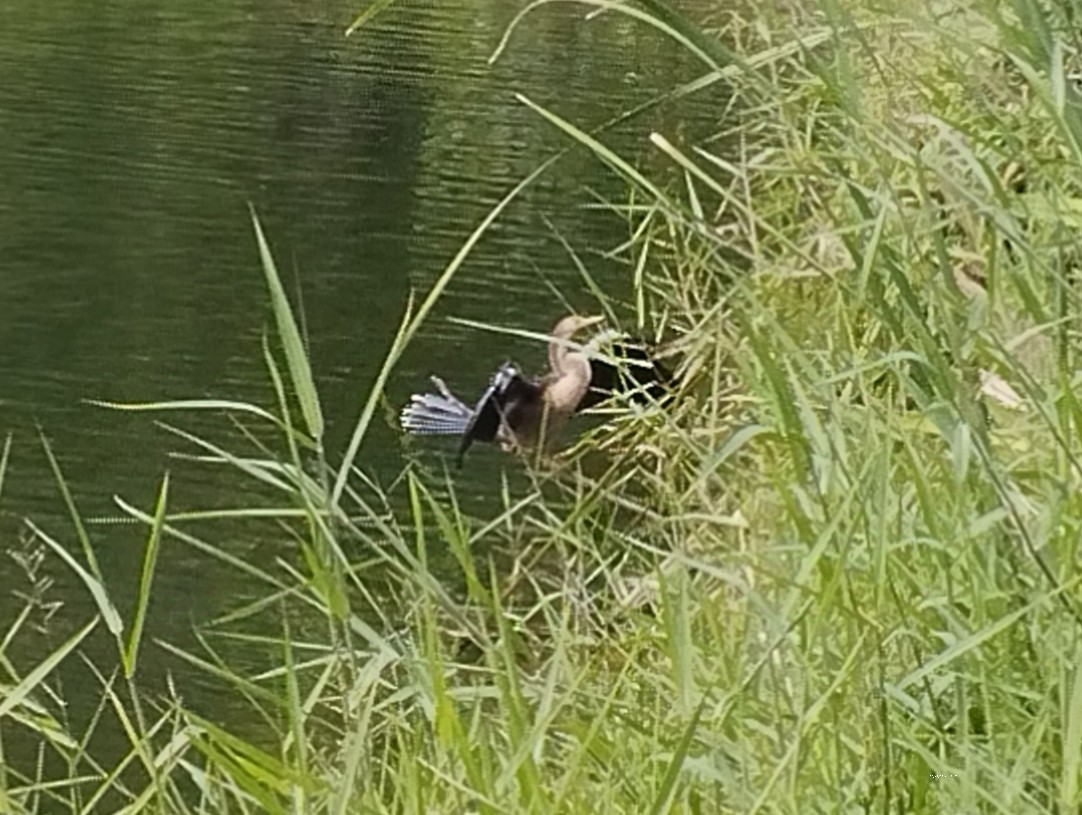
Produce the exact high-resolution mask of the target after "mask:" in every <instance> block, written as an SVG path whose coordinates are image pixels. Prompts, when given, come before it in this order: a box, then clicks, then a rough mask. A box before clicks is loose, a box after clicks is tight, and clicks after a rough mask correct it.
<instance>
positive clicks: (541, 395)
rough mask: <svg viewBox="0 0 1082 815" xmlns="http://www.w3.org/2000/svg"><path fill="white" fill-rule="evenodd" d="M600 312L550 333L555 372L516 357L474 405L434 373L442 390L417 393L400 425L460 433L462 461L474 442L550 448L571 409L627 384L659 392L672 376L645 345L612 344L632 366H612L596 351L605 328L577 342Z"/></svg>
mask: <svg viewBox="0 0 1082 815" xmlns="http://www.w3.org/2000/svg"><path fill="white" fill-rule="evenodd" d="M602 319H603V318H602V317H598V316H592V317H583V316H579V315H577V314H570V315H567V316H566V317H563V318H562V319H561V320H560V321H559V322H557V323H556V326H555V328H553V329H552V333H551V335H550V339H549V346H548V361H549V371H548V373H546V374H545V375H544V376H541V377H528V376H526V375H524V374H523V373H522V371H521V370H520V369H519V368H518V366H516V365H515V364H514V363H512V362H505V363H503V364H502V365H500V366H499V367H498V368H497V369H496V371H495V372H494V373H493V374H492V376H491V378H490V379H489V383H488V387H487V388H486V389H485V391H484V393H482V394H481V397H480V398H479V399H478V400H477V402H476V404H475V405H474V406H473V407H472V408H471V407H470V406H469V405H467V404H466V403H465V402H463V401H462V400H461V399H459V398H458V397H457V396H455V395H454V394H453V393H452V392H451V390H450V389H449V388H448V387H447V385H446V384H445V383H444V381H443V380H442V379H440V378H439V377H437V376H433V377H432V382H433V384H434V385H435V387H436V390H437V391H438V392H437V393H421V394H414V395H413V396H412V397H410V401H409V404H407V405H406V406H405V407H404V408H403V409H402V413H401V416H400V422H401V425H402V428H403V429H404V430H406V431H407V432H409V433H414V434H418V435H456V436H458V437H459V444H458V449H457V451H456V463H457V465H458V466H459V467H461V466H462V462H463V459H464V457H465V454H466V451H467V450H469V448H470V447H471V446H472V444H473V443H474V442H478V441H479V442H492V441H495V442H498V443H499V444H500V446H501V447H503V448H504V449H506V450H512V451H517V452H525V451H528V450H533V449H537V448H541V449H546V448H548V447H551V445H552V442H553V440H554V439H555V438H556V437H557V436H558V435H559V432H560V430H561V429H562V428H563V426H564V425H565V424H567V422H568V420H569V419H570V418H571V416H572V415H573V414H574V413H575V412H576V411H580V410H585V409H587V408H590V407H593V406H594V405H597V404H599V403H600V402H602V401H604V400H605V399H607V398H609V397H610V396H611V395H612V394H613V393H614V392H615V391H616V390H617V389H618V387H619V386H620V385H621V384H632V385H634V386H636V388H638V389H639V390H638V392H639V393H649V395H650V397H649V398H655V399H656V398H658V396H659V395H660V391H658V390H657V386H658V385H659V384H663V383H665V382H667V381H668V379H669V376H668V374H667V372H666V371H664V370H663V369H662V368H661V366H660V365H659V364H658V363H657V362H656V361H653V360H652V359H650V357H649V354H648V353H647V352H646V351H645V350H644V349H641V348H638V347H635V346H629V345H627V344H626V343H617V342H613V343H612V351H613V353H614V355H617V356H622V357H624V358H625V359H628V360H631V361H633V363H634V364H633V365H629V366H627V370H626V372H625V371H624V370H623V368H624V366H622V365H621V366H617V365H614V364H613V363H612V362H611V361H609V360H606V359H602V358H599V357H598V356H597V355H596V354H592V353H591V352H593V351H594V350H595V348H594V346H596V345H598V344H599V343H600V341H601V340H604V339H608V338H610V337H611V332H610V333H609V334H605V333H602V334H600V335H598V336H597V337H595V338H594V340H592V341H591V343H589V344H588V345H585V346H581V345H578V344H576V343H574V338H575V337H576V336H578V335H579V333H580V332H582V331H583V330H584V329H586V328H589V327H590V326H593V325H596V324H598V323H599V322H601V321H602Z"/></svg>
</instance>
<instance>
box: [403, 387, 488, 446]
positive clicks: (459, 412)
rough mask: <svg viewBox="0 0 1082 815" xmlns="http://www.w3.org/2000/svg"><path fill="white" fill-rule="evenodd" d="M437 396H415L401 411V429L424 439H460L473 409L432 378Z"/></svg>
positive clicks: (423, 394) (420, 394) (416, 394)
mask: <svg viewBox="0 0 1082 815" xmlns="http://www.w3.org/2000/svg"><path fill="white" fill-rule="evenodd" d="M432 382H433V384H435V386H436V389H437V390H438V391H439V393H415V394H413V396H411V397H410V403H409V404H408V405H406V406H405V407H404V408H402V415H401V417H400V421H401V422H402V429H403V430H405V431H407V432H409V433H417V434H418V435H422V436H427V435H433V436H461V435H462V433H464V432H465V430H466V428H467V427H468V426H469V424H470V419H472V418H473V410H472V409H471V408H470V406H469V405H467V404H466V403H465V402H463V401H462V400H461V399H459V398H458V397H457V396H455V395H454V394H453V393H451V391H450V390H448V388H447V386H446V385H445V384H444V382H443V380H442V379H440V378H439V377H437V376H434V377H432Z"/></svg>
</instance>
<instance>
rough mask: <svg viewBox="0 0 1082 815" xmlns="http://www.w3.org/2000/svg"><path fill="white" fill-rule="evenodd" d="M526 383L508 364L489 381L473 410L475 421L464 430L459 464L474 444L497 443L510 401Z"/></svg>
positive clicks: (458, 456)
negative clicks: (476, 442)
mask: <svg viewBox="0 0 1082 815" xmlns="http://www.w3.org/2000/svg"><path fill="white" fill-rule="evenodd" d="M525 382H526V380H525V379H523V377H522V374H521V373H520V372H519V370H518V368H516V367H515V366H514V365H512V364H511V363H510V362H505V363H504V364H503V365H501V366H500V367H499V368H497V369H496V373H494V374H493V375H492V378H491V379H490V380H489V383H488V388H487V389H486V390H485V392H484V393H483V394H481V398H480V399H478V400H477V404H476V405H475V406H474V408H473V411H472V413H473V419H472V421H470V422H469V424H468V425H466V427H464V428H463V430H462V438H461V439H460V440H459V443H458V453H457V461H458V466H459V467H461V466H462V458H463V456H465V455H466V451H467V450H469V449H470V445H471V444H473V443H474V442H475V441H482V442H490V441H495V440H496V435H497V433H499V430H500V423H501V421H503V419H504V411H505V406H506V405H507V402H508V399H509V398H511V397H512V396H513V394H515V393H516V392H517V391H519V390H520V389H521V388H522V387H523V384H524V383H525Z"/></svg>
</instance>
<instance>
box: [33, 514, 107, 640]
mask: <svg viewBox="0 0 1082 815" xmlns="http://www.w3.org/2000/svg"><path fill="white" fill-rule="evenodd" d="M25 523H26V525H27V526H28V527H29V528H30V531H31V532H33V533H34V535H35V536H36V537H37V539H38V540H40V541H41V542H42V543H44V544H45V545H47V546H48V547H49V548H50V549H52V550H53V552H54V553H55V554H56V555H57V556H58V557H59V558H60V559H61V560H62V561H64V563H66V564H67V565H68V567H69V568H70V569H71V570H72V571H73V572H75V574H76V575H78V576H79V579H80V580H82V581H83V584H84V585H85V586H86V587H87V589H88V590H89V591H90V596H91V597H93V598H94V603H95V605H97V607H98V611H99V612H100V613H101V616H102V619H103V620H105V625H106V627H107V628H108V629H109V632H110V633H111V634H112V635H113V636H114V637H117V639H118V641H119V638H120V637H121V635H122V634H123V633H124V621H123V620H122V619H121V618H120V613H119V612H118V611H117V610H116V606H114V605H113V601H112V600H111V599H109V592H108V591H106V589H105V584H104V583H102V581H101V580H99V579H98V578H97V577H96V576H95V575H93V574H91V573H90V572H89V571H87V570H86V568H85V567H84V566H83V564H81V563H80V562H79V561H77V560H76V559H75V558H74V557H72V556H71V555H70V554H69V553H68V550H67V549H65V548H64V547H63V546H61V545H60V544H59V543H57V542H56V541H55V540H53V539H52V538H51V537H49V536H48V535H47V534H45V532H44V531H42V530H41V529H40V528H39V527H38V526H37V525H35V524H34V522H33V521H31V520H29V519H27V520H26V521H25Z"/></svg>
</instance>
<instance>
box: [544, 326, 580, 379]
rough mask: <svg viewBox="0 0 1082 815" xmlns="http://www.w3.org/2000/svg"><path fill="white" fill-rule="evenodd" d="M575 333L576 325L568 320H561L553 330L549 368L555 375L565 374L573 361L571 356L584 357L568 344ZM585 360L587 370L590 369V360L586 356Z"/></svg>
mask: <svg viewBox="0 0 1082 815" xmlns="http://www.w3.org/2000/svg"><path fill="white" fill-rule="evenodd" d="M574 334H575V325H574V324H573V323H570V322H569V321H568V320H561V321H560V322H558V323H557V324H556V328H554V329H553V330H552V341H551V342H549V370H550V371H552V373H553V374H554V375H555V376H563V374H564V372H565V369H566V368H567V367H568V366H569V364H573V363H572V362H571V357H575V356H578V357H582V355H581V354H578V353H576V352H575V351H572V350H571V348H569V347H568V346H567V344H566V343H568V342H569V341H570V340H571V338H572V337H573V336H574ZM582 360H583V362H586V365H587V370H588V369H589V364H590V363H589V362H587V361H586V358H585V357H582ZM587 381H589V376H587Z"/></svg>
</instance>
